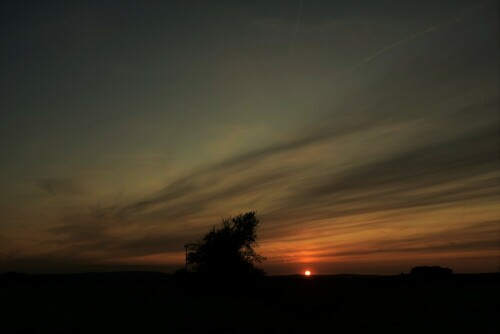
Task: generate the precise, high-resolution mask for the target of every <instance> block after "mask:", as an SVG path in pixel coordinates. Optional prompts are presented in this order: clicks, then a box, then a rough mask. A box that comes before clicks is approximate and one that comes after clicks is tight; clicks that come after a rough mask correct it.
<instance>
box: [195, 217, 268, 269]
mask: <svg viewBox="0 0 500 334" xmlns="http://www.w3.org/2000/svg"><path fill="white" fill-rule="evenodd" d="M255 214H256V213H255V212H254V211H251V212H247V213H245V214H241V213H240V214H239V215H237V216H236V217H229V218H226V219H222V224H221V227H219V228H215V227H213V228H212V230H211V231H210V232H208V233H207V234H206V235H205V237H204V238H203V239H202V240H201V241H200V242H197V243H191V244H189V248H188V253H187V262H188V264H189V265H190V266H191V267H192V268H193V269H194V271H195V272H197V273H199V274H203V275H208V276H224V277H249V276H255V275H263V274H264V271H263V270H262V269H259V268H257V267H255V263H259V262H262V261H263V260H265V257H263V256H262V255H260V254H257V253H256V252H255V250H254V247H256V246H257V226H258V224H259V220H258V219H257V217H256V216H255Z"/></svg>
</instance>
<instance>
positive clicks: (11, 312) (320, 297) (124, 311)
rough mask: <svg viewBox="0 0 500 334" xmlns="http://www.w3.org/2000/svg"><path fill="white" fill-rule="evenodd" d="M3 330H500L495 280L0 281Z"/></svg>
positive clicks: (130, 276) (98, 277)
mask: <svg viewBox="0 0 500 334" xmlns="http://www.w3.org/2000/svg"><path fill="white" fill-rule="evenodd" d="M0 305H1V306H0V333H111V332H113V333H114V332H116V333H422V332H424V333H500V276H499V275H498V274H475V275H453V276H450V277H443V278H429V277H423V278H415V277H411V276H410V275H399V276H378V277H377V276H316V277H309V278H305V277H299V276H274V277H266V278H264V279H262V280H261V281H259V282H253V283H245V284H242V285H235V284H233V285H231V284H226V283H224V284H218V283H200V282H187V281H185V280H178V279H176V278H175V277H173V276H171V275H167V274H161V273H108V274H75V275H58V276H55V275H52V276H22V275H21V276H20V275H1V276H0Z"/></svg>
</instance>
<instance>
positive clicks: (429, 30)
mask: <svg viewBox="0 0 500 334" xmlns="http://www.w3.org/2000/svg"><path fill="white" fill-rule="evenodd" d="M494 2H496V1H490V2H486V3H483V4H482V5H480V6H478V7H476V8H475V9H481V8H484V7H486V6H488V5H490V4H492V3H494ZM471 12H472V11H469V12H468V15H470V14H471ZM468 15H467V16H468ZM465 16H466V15H465V14H460V15H458V16H456V17H454V18H452V19H450V20H449V21H447V22H445V23H443V24H439V25H432V26H430V27H427V28H426V29H424V30H421V31H419V32H416V33H414V34H411V35H409V36H406V37H404V38H402V39H400V40H398V41H396V42H394V43H392V44H390V45H388V46H386V47H385V48H383V49H380V50H378V51H376V52H375V53H373V54H372V55H370V56H369V57H367V58H365V59H363V60H362V61H360V62H359V63H357V64H356V65H354V66H352V67H351V68H350V70H355V69H357V68H358V67H360V66H362V65H364V64H366V63H369V62H370V61H372V60H373V59H375V58H377V57H379V56H381V55H383V54H384V53H386V52H388V51H391V50H392V49H395V48H397V47H399V46H401V45H403V44H406V43H408V42H411V41H413V40H414V39H416V38H418V37H420V36H423V35H425V34H429V33H432V32H435V31H438V30H439V29H442V28H445V27H447V26H449V25H451V24H453V23H456V22H459V21H462V20H463V19H464V18H465Z"/></svg>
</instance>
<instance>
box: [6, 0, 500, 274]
mask: <svg viewBox="0 0 500 334" xmlns="http://www.w3.org/2000/svg"><path fill="white" fill-rule="evenodd" d="M498 41H499V4H498V1H459V0H449V1H436V0H432V1H430V0H429V1H424V0H422V1H368V0H367V1H347V0H346V1H313V0H303V1H300V0H298V1H291V0H290V1H256V0H253V1H105V0H104V1H59V2H57V1H55V2H52V1H32V2H26V1H2V2H1V4H0V272H1V271H11V270H15V271H23V272H30V273H46V272H76V271H95V270H106V271H108V270H137V269H139V270H143V269H148V270H161V271H165V272H171V271H173V270H175V269H176V268H178V267H180V266H182V265H183V262H184V248H183V245H184V244H185V243H186V242H189V241H195V240H198V239H200V238H201V237H202V236H203V235H204V234H205V233H206V232H207V231H208V230H209V229H210V228H211V227H212V226H213V225H216V224H219V222H220V220H221V218H222V217H228V216H230V215H236V214H238V213H240V212H246V211H250V210H256V211H257V216H258V218H259V219H260V229H259V232H258V235H259V243H260V247H259V248H258V250H259V252H260V253H262V254H263V255H265V256H267V258H268V259H267V261H266V262H265V263H263V264H262V266H261V267H262V268H264V269H265V270H266V271H267V272H268V273H270V274H292V273H298V272H303V271H304V270H305V269H309V270H311V271H312V273H313V274H320V273H321V274H336V273H358V274H396V273H399V272H408V271H409V270H410V269H411V267H413V266H416V265H442V266H447V267H451V268H452V269H454V270H455V271H456V272H492V271H498V270H499V267H500V168H499V167H500V156H499V152H500V147H499V146H500V113H499V47H498Z"/></svg>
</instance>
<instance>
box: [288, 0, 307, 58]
mask: <svg viewBox="0 0 500 334" xmlns="http://www.w3.org/2000/svg"><path fill="white" fill-rule="evenodd" d="M303 2H304V0H300V3H299V10H298V12H297V20H295V29H294V31H293V38H292V47H291V49H290V55H291V54H292V53H293V49H294V48H295V40H296V38H297V33H298V32H299V23H300V17H301V16H302V5H303Z"/></svg>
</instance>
